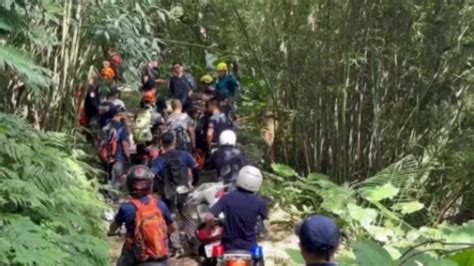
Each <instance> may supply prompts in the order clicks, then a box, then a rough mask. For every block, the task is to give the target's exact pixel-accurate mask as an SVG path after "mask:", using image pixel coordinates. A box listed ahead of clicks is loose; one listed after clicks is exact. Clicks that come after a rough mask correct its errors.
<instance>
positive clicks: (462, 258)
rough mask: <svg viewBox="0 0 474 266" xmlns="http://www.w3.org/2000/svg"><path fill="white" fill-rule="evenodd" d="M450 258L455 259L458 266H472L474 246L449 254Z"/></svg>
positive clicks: (473, 263)
mask: <svg viewBox="0 0 474 266" xmlns="http://www.w3.org/2000/svg"><path fill="white" fill-rule="evenodd" d="M448 259H450V260H452V261H455V262H456V263H457V264H458V266H472V265H474V248H471V249H468V250H464V251H462V252H459V253H456V254H454V255H452V256H449V257H448Z"/></svg>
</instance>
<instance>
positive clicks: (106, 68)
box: [100, 61, 115, 80]
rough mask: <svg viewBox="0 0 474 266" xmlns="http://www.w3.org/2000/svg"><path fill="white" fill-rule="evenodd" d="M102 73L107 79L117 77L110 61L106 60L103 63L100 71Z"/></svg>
mask: <svg viewBox="0 0 474 266" xmlns="http://www.w3.org/2000/svg"><path fill="white" fill-rule="evenodd" d="M100 74H101V75H102V77H103V78H104V79H105V80H113V79H114V78H115V71H114V69H113V68H112V67H111V66H110V62H109V61H104V62H103V63H102V70H101V71H100Z"/></svg>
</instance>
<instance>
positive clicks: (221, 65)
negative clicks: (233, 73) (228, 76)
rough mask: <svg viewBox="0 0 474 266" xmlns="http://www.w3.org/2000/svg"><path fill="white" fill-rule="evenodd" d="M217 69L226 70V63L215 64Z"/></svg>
mask: <svg viewBox="0 0 474 266" xmlns="http://www.w3.org/2000/svg"><path fill="white" fill-rule="evenodd" d="M217 71H227V64H226V63H224V62H221V63H219V64H218V65H217Z"/></svg>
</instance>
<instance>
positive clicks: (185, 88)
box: [169, 63, 194, 112]
mask: <svg viewBox="0 0 474 266" xmlns="http://www.w3.org/2000/svg"><path fill="white" fill-rule="evenodd" d="M172 71H173V77H171V79H170V84H169V89H170V94H171V97H172V98H173V99H176V100H180V101H181V103H182V104H183V111H184V112H188V111H190V109H191V107H192V101H191V97H190V96H191V94H192V91H193V89H194V84H193V83H194V82H193V79H192V76H191V77H190V74H186V73H185V72H184V68H183V66H182V65H181V64H180V63H174V64H173V69H172Z"/></svg>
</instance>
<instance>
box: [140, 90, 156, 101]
mask: <svg viewBox="0 0 474 266" xmlns="http://www.w3.org/2000/svg"><path fill="white" fill-rule="evenodd" d="M143 102H144V103H148V104H154V103H155V102H156V94H155V92H153V91H147V92H145V93H144V94H143Z"/></svg>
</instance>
